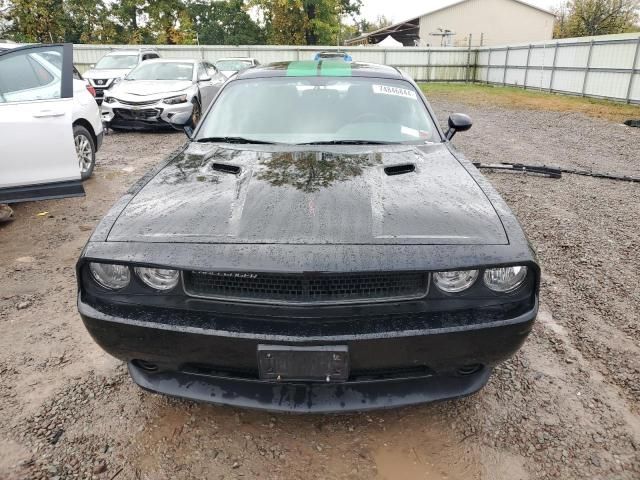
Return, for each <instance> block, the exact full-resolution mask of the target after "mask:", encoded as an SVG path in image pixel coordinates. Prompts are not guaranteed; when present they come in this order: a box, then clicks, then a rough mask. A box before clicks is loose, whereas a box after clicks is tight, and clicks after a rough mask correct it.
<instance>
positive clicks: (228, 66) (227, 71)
mask: <svg viewBox="0 0 640 480" xmlns="http://www.w3.org/2000/svg"><path fill="white" fill-rule="evenodd" d="M214 65H215V66H216V68H217V69H218V70H219V71H220V72H221V73H222V74H223V75H224V76H225V77H227V78H229V77H230V76H231V75H235V74H236V73H238V72H241V71H242V70H246V69H247V68H252V67H256V66H258V65H260V62H259V61H258V60H256V59H255V58H251V57H229V58H220V59H218V60H217V61H216V63H215V64H214Z"/></svg>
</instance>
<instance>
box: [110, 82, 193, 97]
mask: <svg viewBox="0 0 640 480" xmlns="http://www.w3.org/2000/svg"><path fill="white" fill-rule="evenodd" d="M191 85H192V83H191V82H190V81H189V80H123V81H121V82H120V83H118V84H117V85H115V86H114V87H113V88H112V89H111V92H112V95H114V96H117V95H130V96H133V97H137V98H144V97H154V96H158V95H165V94H170V93H177V92H182V91H184V90H186V89H187V88H189V87H190V86H191Z"/></svg>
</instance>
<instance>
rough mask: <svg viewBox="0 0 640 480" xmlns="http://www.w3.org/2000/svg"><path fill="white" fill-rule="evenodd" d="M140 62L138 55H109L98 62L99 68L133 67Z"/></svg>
mask: <svg viewBox="0 0 640 480" xmlns="http://www.w3.org/2000/svg"><path fill="white" fill-rule="evenodd" d="M137 64H138V55H107V56H104V57H102V58H101V59H100V61H98V63H96V66H95V67H94V68H95V69H97V70H111V69H113V70H117V69H125V68H133V67H135V66H136V65H137Z"/></svg>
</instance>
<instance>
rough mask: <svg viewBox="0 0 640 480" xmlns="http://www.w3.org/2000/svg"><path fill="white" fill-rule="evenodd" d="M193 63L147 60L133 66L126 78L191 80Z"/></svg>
mask: <svg viewBox="0 0 640 480" xmlns="http://www.w3.org/2000/svg"><path fill="white" fill-rule="evenodd" d="M192 79H193V63H179V62H147V63H141V64H140V65H139V66H137V67H136V68H134V69H133V70H132V71H131V73H129V75H127V76H126V80H192Z"/></svg>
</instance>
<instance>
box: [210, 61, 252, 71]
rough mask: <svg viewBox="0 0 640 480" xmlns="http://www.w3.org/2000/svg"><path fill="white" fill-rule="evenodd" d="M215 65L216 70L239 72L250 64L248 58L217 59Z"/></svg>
mask: <svg viewBox="0 0 640 480" xmlns="http://www.w3.org/2000/svg"><path fill="white" fill-rule="evenodd" d="M215 65H216V68H217V69H218V70H223V71H227V72H229V71H234V72H239V71H240V70H246V69H247V68H249V67H251V66H252V64H251V61H250V60H218V61H217V62H216V64H215Z"/></svg>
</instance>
